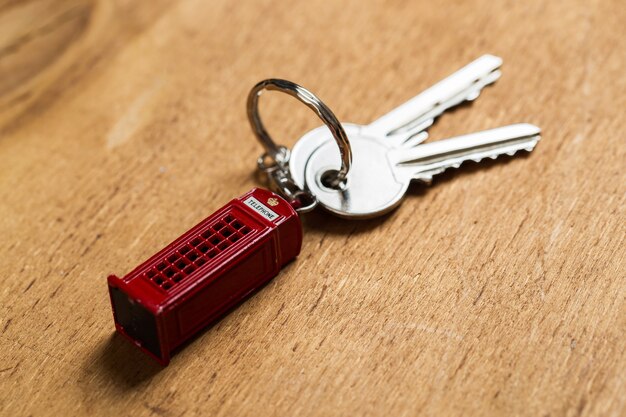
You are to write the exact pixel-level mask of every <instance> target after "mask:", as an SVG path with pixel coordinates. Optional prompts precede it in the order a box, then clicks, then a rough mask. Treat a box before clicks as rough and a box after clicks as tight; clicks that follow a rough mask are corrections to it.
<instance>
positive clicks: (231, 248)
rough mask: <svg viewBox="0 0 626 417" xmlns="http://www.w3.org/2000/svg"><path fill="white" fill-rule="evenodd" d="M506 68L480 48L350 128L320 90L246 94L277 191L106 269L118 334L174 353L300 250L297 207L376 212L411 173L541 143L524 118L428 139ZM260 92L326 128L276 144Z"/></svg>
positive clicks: (238, 202) (277, 86) (262, 165)
mask: <svg viewBox="0 0 626 417" xmlns="http://www.w3.org/2000/svg"><path fill="white" fill-rule="evenodd" d="M501 64H502V60H501V59H500V58H498V57H495V56H493V55H484V56H482V57H480V58H478V59H477V60H475V61H473V62H471V63H470V64H469V65H466V66H465V67H463V68H461V69H460V70H459V71H457V72H455V73H454V74H452V75H450V76H449V77H447V78H445V79H444V80H442V81H440V82H439V83H437V84H435V85H434V86H432V87H430V88H429V89H427V90H425V91H424V92H422V93H421V94H419V95H417V96H416V97H414V98H412V99H411V100H409V101H407V102H406V103H404V104H403V105H401V106H399V107H397V108H396V109H394V110H392V111H391V112H389V113H388V114H386V115H384V116H382V117H380V118H379V119H377V120H375V121H374V122H372V123H370V124H368V125H364V126H360V125H355V124H347V123H346V124H345V125H343V126H342V125H341V123H339V121H338V120H337V118H336V117H335V115H334V114H333V113H332V111H331V110H330V109H329V108H328V107H327V106H326V105H324V103H322V102H321V101H320V100H319V99H318V98H317V97H315V95H313V94H312V93H311V92H309V91H308V90H306V89H304V88H302V87H300V86H299V85H297V84H294V83H292V82H290V81H285V80H276V79H271V80H265V81H262V82H260V83H258V84H257V85H256V86H254V88H253V89H252V91H250V94H249V96H248V119H249V120H250V124H251V125H252V128H253V130H254V133H255V135H256V136H257V138H258V139H259V141H260V142H261V143H262V144H263V146H264V147H265V151H266V152H265V154H263V155H262V156H261V157H260V158H259V159H258V161H257V165H258V167H259V169H260V170H261V171H263V172H264V173H266V174H267V176H268V178H269V181H270V183H271V186H272V188H273V189H274V190H275V191H276V192H277V193H278V194H280V196H279V195H278V194H274V193H272V192H270V191H267V190H262V189H258V188H255V189H252V190H251V191H249V192H248V193H246V194H244V195H243V196H242V197H239V198H237V199H235V200H233V201H231V202H230V203H229V204H227V205H226V206H224V207H222V208H221V209H220V210H218V211H217V212H216V213H215V214H213V215H211V216H209V217H208V218H207V219H205V220H204V221H202V222H201V223H200V224H199V225H197V226H196V227H194V228H193V229H191V230H190V231H188V232H187V233H185V234H184V235H183V236H181V237H179V238H178V239H176V240H175V241H174V242H172V243H171V244H170V245H168V246H167V247H165V248H164V249H163V250H162V251H160V252H159V253H157V254H156V255H154V256H153V257H152V258H150V259H148V260H147V261H146V262H144V263H143V264H141V265H140V266H138V267H137V268H135V269H134V270H133V271H132V272H130V273H129V274H128V275H126V276H125V277H124V278H118V277H116V276H110V277H109V292H110V294H111V302H112V304H113V315H114V317H115V325H116V328H117V330H118V331H119V332H120V333H122V334H123V335H124V336H126V337H127V338H129V339H130V340H131V341H132V342H134V343H135V344H136V345H137V346H139V347H140V348H141V349H142V350H143V351H144V352H146V353H148V354H150V355H151V356H152V357H154V358H155V359H157V360H158V361H159V362H160V363H162V364H167V363H168V361H169V358H170V352H171V351H172V350H173V349H175V348H176V347H178V346H180V344H181V343H182V342H184V341H185V340H187V339H189V338H190V337H191V336H192V335H193V334H194V333H196V332H198V331H199V330H200V329H202V328H203V327H205V326H206V325H207V324H209V323H210V322H212V321H214V320H215V319H217V318H218V317H219V316H221V315H222V314H224V313H225V312H226V311H227V310H229V309H230V308H232V307H233V306H235V305H236V304H237V303H239V302H240V301H242V300H243V299H244V298H246V297H247V296H248V295H249V294H251V293H252V292H253V291H254V290H255V289H257V288H259V287H260V286H262V285H263V284H264V283H266V282H267V281H269V280H270V279H271V278H272V277H274V276H276V274H278V271H279V270H280V268H281V267H282V266H283V265H284V264H285V263H287V262H289V261H290V260H292V259H293V258H295V257H296V256H297V255H298V253H299V252H300V246H301V244H302V227H301V225H300V219H299V217H298V214H297V213H296V211H298V212H306V211H310V210H312V209H313V208H315V206H316V205H318V204H319V205H320V206H322V207H324V208H325V209H326V210H328V211H330V212H331V213H334V214H336V215H339V216H341V217H344V218H371V217H375V216H379V215H382V214H385V213H387V212H389V211H390V210H393V209H394V208H395V207H397V206H398V205H399V204H400V202H401V201H402V198H403V196H404V195H405V193H406V191H407V189H408V187H409V184H410V183H411V182H412V181H420V182H423V183H426V184H430V183H431V181H432V178H433V176H434V175H436V174H439V173H441V172H443V171H445V170H446V169H448V168H456V167H458V166H459V165H461V164H462V163H463V162H465V161H476V162H478V161H480V160H482V159H485V158H487V159H495V158H496V157H498V156H499V155H504V154H506V155H513V154H515V153H516V152H518V151H520V150H526V151H529V152H530V151H531V150H532V149H533V148H534V147H535V145H536V144H537V142H538V141H539V139H540V129H539V128H538V127H537V126H534V125H531V124H528V123H519V124H513V125H509V126H503V127H499V128H495V129H489V130H484V131H481V132H476V133H471V134H467V135H463V136H459V137H456V138H449V139H444V140H439V141H436V142H431V143H427V144H421V142H422V141H424V140H425V139H426V137H427V136H428V135H427V133H426V129H427V128H428V127H429V126H430V125H431V124H432V123H433V121H434V119H435V118H436V117H438V116H439V115H441V114H442V113H443V112H444V111H446V110H448V109H450V108H452V107H454V106H457V105H459V104H461V103H462V102H464V101H467V100H470V101H471V100H474V99H476V98H477V97H478V95H479V94H480V92H481V90H482V89H483V88H484V87H485V86H487V85H489V84H491V83H493V82H495V81H496V80H497V79H498V78H499V77H500V70H499V68H500V65H501ZM264 90H277V91H281V92H284V93H287V94H289V95H291V96H294V97H296V98H297V99H298V100H300V101H301V102H302V103H304V104H306V105H307V106H308V107H309V108H311V109H312V110H313V111H315V113H317V115H318V116H319V117H320V118H321V119H322V121H324V123H325V124H326V127H327V128H328V129H325V128H324V127H322V128H318V129H314V130H312V131H310V132H308V133H307V134H305V135H304V136H303V137H302V138H301V139H300V140H298V142H297V143H296V145H295V146H294V148H293V152H290V151H289V150H288V149H287V148H285V147H284V146H277V145H276V144H275V143H274V141H273V140H272V139H271V138H270V136H269V135H268V133H267V131H266V130H265V128H264V127H263V124H262V123H261V119H260V117H259V114H258V110H257V107H258V100H259V96H260V94H261V93H262V92H263V91H264ZM344 128H345V129H346V130H347V131H349V132H350V139H351V141H352V144H351V143H350V142H349V141H348V136H347V135H346V131H345V130H344ZM328 130H330V133H331V135H329V134H328ZM333 139H334V142H336V144H335V143H333ZM337 147H339V152H337ZM353 148H354V149H355V155H356V159H355V161H354V164H353V163H352V162H353V161H352V149H353ZM268 161H269V163H268ZM337 166H339V169H338V170H337V169H336V167H337ZM348 172H350V176H349V177H348Z"/></svg>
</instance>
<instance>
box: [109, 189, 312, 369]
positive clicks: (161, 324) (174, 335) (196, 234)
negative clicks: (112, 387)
mask: <svg viewBox="0 0 626 417" xmlns="http://www.w3.org/2000/svg"><path fill="white" fill-rule="evenodd" d="M301 245H302V226H301V224H300V219H299V217H298V215H297V213H296V212H295V211H294V209H293V208H292V207H291V205H290V204H289V203H287V202H286V201H285V200H283V199H282V198H281V197H279V196H278V195H276V194H274V193H272V192H270V191H267V190H263V189H258V188H255V189H252V190H251V191H249V192H248V193H246V194H244V195H243V196H241V197H239V198H237V199H234V200H232V201H231V202H230V203H228V204H227V205H225V206H224V207H222V208H221V209H219V210H218V211H217V212H215V213H214V214H212V215H211V216H209V217H208V218H206V219H205V220H203V221H202V222H200V224H198V225H197V226H195V227H194V228H192V229H191V230H189V231H188V232H186V233H185V234H183V235H182V236H181V237H179V238H178V239H176V240H175V241H174V242H172V243H170V244H169V245H167V246H166V247H165V248H164V249H162V250H161V251H159V252H158V253H157V254H156V255H154V256H152V257H151V258H150V259H148V260H147V261H146V262H144V263H143V264H141V265H139V266H138V267H137V268H135V269H134V270H133V271H131V272H130V273H129V274H128V275H126V276H124V277H123V278H119V277H117V276H115V275H111V276H109V277H108V284H109V294H110V297H111V304H112V306H113V317H114V319H115V327H116V329H117V331H118V332H120V333H121V334H122V335H124V336H125V337H126V338H128V339H129V340H130V341H132V342H133V343H134V344H135V345H136V346H138V347H139V348H140V349H141V350H142V351H144V352H145V353H147V354H148V355H150V356H151V357H153V358H154V359H156V360H157V361H158V362H159V363H161V364H162V365H167V364H168V363H169V361H170V354H171V352H172V350H174V349H175V348H176V347H178V346H180V345H181V344H182V343H184V342H185V341H186V340H188V339H189V338H191V337H192V336H194V334H196V333H197V332H198V331H199V330H201V329H202V328H204V327H206V326H207V325H208V324H210V323H211V322H213V321H215V320H216V319H217V318H219V317H220V316H222V315H223V314H225V313H226V312H227V311H228V310H230V309H231V308H232V307H234V306H235V305H237V304H238V303H239V302H241V301H242V300H243V299H245V298H246V297H247V296H249V295H250V294H251V293H252V292H254V291H255V290H256V289H258V288H259V287H261V286H263V285H264V284H265V283H266V282H268V281H269V280H270V279H272V278H273V277H275V276H276V275H277V274H278V272H279V271H280V269H281V267H282V266H283V265H285V264H286V263H287V262H289V261H290V260H292V259H293V258H295V257H296V256H297V255H298V254H299V253H300V248H301Z"/></svg>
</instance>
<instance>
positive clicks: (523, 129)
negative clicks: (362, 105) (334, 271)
mask: <svg viewBox="0 0 626 417" xmlns="http://www.w3.org/2000/svg"><path fill="white" fill-rule="evenodd" d="M539 139H540V129H539V128H538V127H537V126H534V125H531V124H527V123H522V124H515V125H510V126H504V127H500V128H496V129H491V130H485V131H481V132H476V133H472V134H469V135H463V136H458V137H455V138H450V139H444V140H439V141H436V142H432V143H427V144H423V145H417V146H414V147H413V148H410V149H406V148H401V147H395V146H390V145H389V144H388V143H386V142H385V139H384V137H383V138H381V137H365V136H358V137H355V138H352V140H351V145H352V147H353V163H352V169H351V170H350V173H349V176H348V179H347V182H346V183H345V184H344V185H343V186H342V187H339V188H332V187H331V186H329V185H328V183H327V182H326V181H325V176H327V175H331V174H332V172H333V170H334V169H336V167H337V166H338V162H339V157H338V152H337V146H336V145H335V144H334V143H332V142H326V143H324V144H323V145H321V146H320V147H318V148H317V149H316V150H314V152H313V153H312V155H310V157H309V160H308V162H307V165H306V170H305V182H306V184H307V187H308V189H309V190H310V191H311V192H312V193H313V194H314V195H315V197H317V200H318V202H319V204H321V205H322V206H323V207H324V208H326V209H327V210H329V211H331V212H332V213H334V214H337V215H339V216H341V217H346V218H370V217H375V216H379V215H382V214H385V213H387V212H389V211H390V210H392V209H393V208H395V207H396V206H397V205H398V204H399V203H400V202H401V201H402V197H403V196H404V195H405V193H406V191H407V189H408V186H409V184H410V182H411V181H413V180H417V181H421V182H424V183H427V184H430V182H431V181H432V178H433V176H434V175H436V174H439V173H441V172H443V171H445V170H446V169H448V168H456V167H458V166H460V165H461V164H462V163H463V162H465V161H470V160H471V161H475V162H479V161H480V160H482V159H484V158H491V159H495V158H497V157H498V156H500V155H504V154H507V155H513V154H515V153H516V152H517V151H520V150H526V151H529V152H530V151H532V150H533V148H534V147H535V145H536V144H537V142H538V141H539Z"/></svg>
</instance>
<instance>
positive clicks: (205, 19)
mask: <svg viewBox="0 0 626 417" xmlns="http://www.w3.org/2000/svg"><path fill="white" fill-rule="evenodd" d="M624 21H626V8H624V7H623V2H621V1H620V0H600V1H598V0H595V1H591V2H588V1H587V2H584V1H573V2H572V1H553V2H541V1H530V2H487V1H485V0H471V1H466V2H445V3H441V4H439V3H436V2H426V1H420V2H410V1H400V0H397V1H394V0H388V1H367V2H363V1H357V0H351V1H343V2H331V1H309V2H297V3H294V2H290V3H287V2H285V3H277V2H274V1H269V0H258V1H251V2H245V3H235V2H229V1H226V0H223V1H222V0H219V1H211V2H207V1H200V0H181V1H176V2H169V1H150V2H129V1H122V0H115V1H87V0H63V1H51V0H48V1H46V0H31V1H21V2H20V1H0V156H2V164H1V165H0V201H1V203H0V254H2V258H3V259H2V262H0V274H1V275H0V276H2V283H1V284H0V414H1V415H7V416H17V415H80V414H90V415H126V414H133V415H159V416H177V415H218V416H232V415H302V416H308V415H311V416H313V415H320V416H321V415H325V416H326V415H398V416H405V415H406V416H408V415H432V416H441V415H446V416H447V415H506V416H509V415H529V416H547V415H550V416H579V415H580V416H621V415H624V414H626V395H625V394H624V393H625V392H626V382H625V379H624V375H626V354H625V351H624V348H625V341H626V308H625V295H626V275H625V273H624V270H625V266H626V259H625V258H626V250H625V236H626V227H625V224H626V222H625V220H626V213H625V209H624V207H625V204H626V198H625V196H626V187H625V184H626V175H625V173H624V165H625V162H626V146H625V135H624V131H625V130H626V116H625V114H624V109H625V108H626V95H624V91H626V76H625V72H624V68H625V67H626V55H624V51H625V50H626V30H625V29H624ZM484 53H492V54H495V55H499V56H501V57H503V58H504V66H503V77H502V79H501V80H499V81H498V82H497V83H496V85H495V86H493V87H489V88H487V89H486V90H485V91H484V92H483V95H482V96H481V97H480V98H479V99H478V100H477V101H476V102H475V103H474V104H472V105H471V106H465V107H462V108H460V109H458V110H457V111H454V112H452V113H451V114H447V115H444V116H443V117H442V118H441V119H440V120H439V122H438V123H437V125H436V126H434V127H433V128H432V129H431V136H432V139H433V140H436V139H439V138H444V137H446V136H449V135H455V134H461V133H466V132H471V131H475V130H480V129H487V128H491V127H496V126H500V125H504V124H509V123H515V122H522V121H526V122H530V123H534V124H537V125H539V126H540V127H541V128H542V130H543V138H542V141H541V142H540V143H539V145H538V146H537V148H536V149H535V151H533V152H532V154H530V155H528V156H526V157H515V158H508V159H504V160H499V161H495V162H486V163H481V164H480V165H468V166H463V167H462V168H461V169H459V170H456V171H453V172H450V173H446V174H444V175H442V176H441V178H438V179H437V180H436V181H435V183H434V184H433V186H431V187H420V186H415V187H413V188H412V189H411V191H410V195H409V196H408V198H407V199H406V201H405V202H404V203H403V204H402V205H401V206H400V207H399V208H398V209H397V210H396V211H395V212H393V213H392V214H390V215H388V216H386V217H384V218H382V219H377V220H371V221H359V222H350V221H345V220H340V219H336V218H334V217H332V216H330V215H328V214H326V213H324V212H322V211H316V212H314V213H311V214H309V215H306V216H304V217H303V223H304V231H305V239H304V246H303V249H302V253H301V255H300V256H299V258H298V259H297V260H296V261H295V262H293V263H291V264H290V265H289V266H287V267H286V268H285V269H284V270H283V271H282V272H281V274H280V275H279V276H278V277H277V278H276V279H274V280H273V281H272V282H271V283H270V284H269V285H268V286H267V287H265V288H264V289H263V290H261V291H260V292H259V293H258V294H256V295H255V296H254V297H252V298H251V299H250V300H249V301H247V302H245V303H244V304H243V305H241V306H240V307H239V308H237V309H236V310H235V311H234V312H233V313H231V314H230V315H228V316H227V317H226V318H224V319H223V320H221V321H220V322H219V323H218V324H217V325H215V326H213V327H212V328H210V329H208V330H207V331H205V332H203V333H202V334H201V335H200V336H199V337H198V338H197V339H196V340H194V341H193V342H192V343H190V344H189V345H188V346H187V347H186V348H185V349H183V350H182V351H181V352H179V353H178V354H177V355H176V356H175V357H174V359H173V361H172V363H171V364H170V366H169V367H167V368H163V369H161V368H160V367H159V366H158V365H155V364H153V363H152V362H151V361H150V360H148V359H146V358H144V357H143V356H142V355H141V354H140V353H138V352H136V351H135V350H134V349H133V348H132V347H131V346H129V345H128V344H127V343H126V342H125V341H123V340H121V339H120V338H119V337H117V336H115V335H114V334H113V329H114V328H113V320H112V316H111V311H110V306H109V301H108V295H107V290H106V283H105V277H106V275H107V274H109V273H117V274H123V273H125V272H127V271H128V270H130V269H131V268H132V267H133V266H135V265H136V264H138V263H139V262H140V261H142V260H144V259H145V258H146V257H148V256H149V255H151V254H152V253H154V252H155V251H156V250H158V249H159V248H161V247H162V246H163V245H165V244H167V243H168V242H170V241H171V240H172V239H174V238H175V237H176V236H178V235H179V234H180V233H182V232H184V231H185V230H187V229H188V228H189V227H191V226H192V225H194V224H195V223H196V222H198V221H199V220H201V219H203V218H204V217H206V216H207V215H209V214H210V213H211V212H212V211H213V210H215V209H217V208H218V207H220V206H221V205H223V204H224V203H226V202H227V201H229V200H230V199H232V198H233V197H235V196H237V195H239V194H242V193H243V192H245V191H247V190H248V189H250V188H251V187H253V186H258V185H259V184H260V183H259V180H258V179H257V178H256V176H255V173H254V162H255V159H256V157H257V155H258V154H259V153H260V152H261V148H260V146H259V145H258V144H257V143H256V142H255V141H254V139H253V136H252V133H251V131H250V129H249V126H248V123H247V120H246V115H245V99H246V94H247V92H248V90H249V88H250V87H251V86H252V85H254V83H256V82H257V81H259V80H261V79H263V78H267V77H282V78H288V79H291V80H294V81H296V82H299V83H301V84H303V85H304V86H306V87H308V88H310V89H311V90H312V91H314V92H315V93H317V94H318V95H319V96H320V97H321V98H322V99H323V100H324V101H325V102H326V103H327V104H329V105H330V106H331V107H332V108H333V110H334V111H335V113H336V114H337V116H338V117H339V118H340V119H341V120H343V121H347V122H357V123H366V122H368V121H370V120H373V119H374V118H375V117H377V116H379V115H381V114H383V113H384V112H385V111H388V110H390V109H392V108H393V107H395V106H397V105H399V104H401V103H402V102H404V101H405V100H407V99H409V98H411V97H412V96H413V95H415V94H417V93H418V92H419V91H420V90H421V89H424V88H426V87H428V86H429V85H431V84H432V83H434V82H436V81H438V80H439V79H441V78H443V77H444V76H446V75H448V74H450V73H451V72H453V71H454V70H456V69H457V68H460V67H461V66H463V65H465V64H466V63H468V62H469V61H471V60H472V59H474V58H476V57H478V56H480V55H481V54H484ZM267 97H268V98H267V99H265V98H264V102H263V115H264V118H266V119H267V121H268V127H269V129H270V130H271V132H272V134H273V135H275V137H276V138H279V142H282V143H284V144H286V145H293V143H295V141H296V139H297V138H298V137H299V136H300V135H301V134H303V133H304V132H306V131H307V130H308V129H310V128H313V127H315V126H317V123H318V121H317V120H316V119H315V118H314V117H313V116H312V115H311V114H310V112H309V110H307V109H306V108H303V106H299V105H298V104H296V102H295V101H293V99H291V98H289V97H283V96H281V95H277V94H274V95H269V94H268V96H267Z"/></svg>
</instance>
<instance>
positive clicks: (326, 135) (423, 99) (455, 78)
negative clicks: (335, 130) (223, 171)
mask: <svg viewBox="0 0 626 417" xmlns="http://www.w3.org/2000/svg"><path fill="white" fill-rule="evenodd" d="M501 65H502V59H500V58H498V57H496V56H493V55H483V56H482V57H480V58H478V59H477V60H475V61H473V62H471V63H470V64H468V65H466V66H465V67H463V68H461V69H460V70H458V71H457V72H455V73H454V74H452V75H450V76H449V77H447V78H445V79H444V80H442V81H440V82H438V83H437V84H435V85H433V86H432V87H430V88H428V89H427V90H425V91H423V92H422V93H420V94H419V95H417V96H415V97H414V98H412V99H411V100H409V101H407V102H406V103H404V104H402V105H401V106H399V107H397V108H395V109H394V110H392V111H391V112H389V113H387V114H386V115H384V116H382V117H381V118H379V119H377V120H375V121H374V122H372V123H370V124H369V125H365V126H361V125H356V124H351V123H342V126H343V128H344V129H345V131H346V134H347V135H348V137H349V138H350V141H353V140H355V139H356V138H359V137H362V138H378V139H381V140H382V139H383V138H384V141H385V142H386V143H387V144H388V145H390V146H397V147H411V146H414V145H417V144H419V143H420V142H422V141H424V140H425V139H426V138H427V137H428V135H427V134H426V132H425V131H424V130H425V129H427V128H428V127H430V125H432V123H433V121H434V119H435V118H436V117H438V116H440V115H441V114H442V113H443V112H445V111H446V110H448V109H450V108H452V107H454V106H457V105H459V104H461V103H462V102H464V101H468V100H469V101H471V100H474V99H476V98H477V97H478V96H479V94H480V92H481V90H482V89H483V88H484V87H485V86H487V85H489V84H492V83H494V82H495V81H496V80H497V79H498V78H500V75H501V72H500V70H499V68H500V66H501ZM332 141H333V138H332V136H331V134H330V132H329V130H328V129H327V128H326V127H325V126H321V127H319V128H317V129H314V130H312V131H310V132H308V133H306V134H305V135H304V136H302V138H300V140H298V142H297V143H296V145H295V146H294V148H293V149H292V151H291V159H290V162H289V171H290V174H291V177H292V178H293V180H294V182H295V183H296V184H297V185H298V186H300V187H304V185H305V184H304V183H305V167H306V163H307V161H308V159H309V157H310V156H311V155H312V154H313V152H314V151H315V149H317V148H319V147H320V146H322V145H323V144H325V143H327V142H332Z"/></svg>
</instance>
